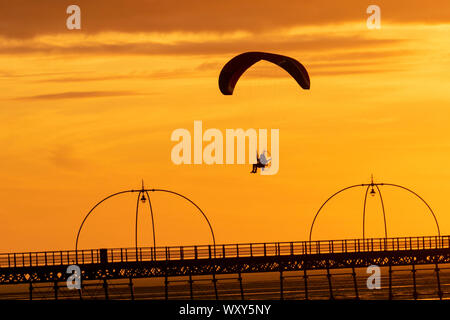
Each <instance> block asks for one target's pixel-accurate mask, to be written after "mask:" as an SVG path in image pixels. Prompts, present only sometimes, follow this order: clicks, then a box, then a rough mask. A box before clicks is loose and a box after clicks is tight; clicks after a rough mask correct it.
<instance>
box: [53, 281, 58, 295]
mask: <svg viewBox="0 0 450 320" xmlns="http://www.w3.org/2000/svg"><path fill="white" fill-rule="evenodd" d="M58 289H59V287H58V281H56V280H55V282H54V283H53V290H55V300H58Z"/></svg>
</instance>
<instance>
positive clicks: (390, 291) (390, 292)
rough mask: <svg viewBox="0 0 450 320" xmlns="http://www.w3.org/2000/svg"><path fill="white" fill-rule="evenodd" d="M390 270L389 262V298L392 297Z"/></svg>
mask: <svg viewBox="0 0 450 320" xmlns="http://www.w3.org/2000/svg"><path fill="white" fill-rule="evenodd" d="M392 272H393V271H392V266H391V265H390V264H389V300H392V299H393V298H394V296H393V295H392Z"/></svg>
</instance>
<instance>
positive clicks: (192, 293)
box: [189, 274, 194, 300]
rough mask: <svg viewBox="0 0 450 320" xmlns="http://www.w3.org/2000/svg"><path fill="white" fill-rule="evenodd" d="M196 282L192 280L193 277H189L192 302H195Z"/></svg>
mask: <svg viewBox="0 0 450 320" xmlns="http://www.w3.org/2000/svg"><path fill="white" fill-rule="evenodd" d="M193 285H194V280H192V275H191V274H190V275H189V292H190V294H191V300H194V287H193Z"/></svg>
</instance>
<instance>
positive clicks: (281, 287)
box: [280, 268, 284, 300]
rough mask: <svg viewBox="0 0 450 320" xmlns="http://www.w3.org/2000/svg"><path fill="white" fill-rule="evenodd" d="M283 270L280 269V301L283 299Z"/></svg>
mask: <svg viewBox="0 0 450 320" xmlns="http://www.w3.org/2000/svg"><path fill="white" fill-rule="evenodd" d="M283 279H284V278H283V269H281V268H280V300H283V299H284V294H283Z"/></svg>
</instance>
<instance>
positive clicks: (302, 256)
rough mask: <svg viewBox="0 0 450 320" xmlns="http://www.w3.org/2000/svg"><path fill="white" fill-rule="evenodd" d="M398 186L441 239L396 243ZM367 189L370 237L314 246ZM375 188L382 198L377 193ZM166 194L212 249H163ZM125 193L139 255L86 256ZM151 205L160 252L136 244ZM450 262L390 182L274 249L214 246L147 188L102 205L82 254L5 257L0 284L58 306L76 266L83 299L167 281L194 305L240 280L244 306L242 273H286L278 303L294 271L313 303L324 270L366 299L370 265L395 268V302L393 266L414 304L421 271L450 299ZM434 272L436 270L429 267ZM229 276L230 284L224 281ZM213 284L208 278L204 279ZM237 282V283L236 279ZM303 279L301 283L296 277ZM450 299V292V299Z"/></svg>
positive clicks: (447, 241) (0, 260)
mask: <svg viewBox="0 0 450 320" xmlns="http://www.w3.org/2000/svg"><path fill="white" fill-rule="evenodd" d="M382 186H386V187H395V188H400V189H402V190H406V191H408V192H409V193H411V194H413V195H414V196H415V197H417V198H419V199H420V200H421V201H422V202H423V203H424V204H425V205H426V207H427V209H428V211H429V212H430V213H431V215H432V217H433V219H434V221H435V223H436V227H437V235H436V236H426V237H400V238H399V237H397V238H389V237H388V233H387V223H386V215H385V207H384V202H383V198H382V195H381V190H380V187H382ZM356 187H363V188H365V189H366V190H365V195H364V206H363V225H362V230H363V233H362V234H363V238H362V239H345V240H326V241H312V240H311V235H312V231H313V226H314V223H315V222H316V218H317V217H318V215H319V213H320V212H321V210H322V209H323V207H324V206H325V204H326V203H328V202H329V201H330V200H331V199H333V198H334V197H335V196H337V195H338V194H340V193H342V192H343V191H345V190H348V189H351V188H356ZM375 189H376V190H377V191H375ZM369 190H371V191H370V194H371V195H372V196H374V195H375V194H376V193H378V195H379V198H380V201H381V205H382V209H383V210H382V213H383V218H384V231H385V237H384V238H365V237H364V235H365V232H364V230H365V223H364V221H365V219H364V218H365V211H366V204H367V196H368V194H369ZM155 192H165V193H169V194H172V195H174V196H176V197H181V198H183V199H185V200H186V201H187V202H188V203H190V205H193V206H194V207H195V208H196V209H197V211H198V212H199V213H200V214H201V215H202V216H203V218H204V220H205V222H206V223H207V224H208V227H209V229H210V232H211V239H212V244H209V245H199V246H175V247H174V246H172V247H160V246H157V245H156V235H155V224H154V219H153V214H154V212H153V208H152V202H151V198H150V193H155ZM124 194H136V195H137V200H136V218H135V219H136V222H135V246H134V247H133V248H113V249H111V248H110V249H107V248H102V249H90V250H79V249H78V242H79V238H80V234H81V231H82V228H83V226H84V225H85V222H86V220H87V218H88V217H89V216H90V215H91V214H92V213H93V212H94V210H95V209H96V208H97V207H98V206H99V205H100V204H102V203H103V202H104V201H106V200H108V199H110V198H112V197H116V196H119V195H124ZM140 203H142V204H145V203H147V204H148V206H149V210H150V214H151V218H152V231H153V246H152V247H139V246H138V242H137V239H138V238H137V234H138V216H139V204H140ZM449 263H450V236H441V234H440V228H439V224H438V220H437V218H436V215H435V214H434V212H433V210H432V209H431V207H430V205H429V204H428V203H427V202H426V201H425V200H424V199H423V198H422V197H421V196H419V195H418V194H417V193H416V192H414V191H412V190H410V189H408V188H406V187H403V186H400V185H397V184H390V183H375V182H374V181H373V178H372V180H371V182H370V183H368V184H359V185H352V186H349V187H346V188H343V189H341V190H339V191H338V192H336V193H334V194H333V195H332V196H331V197H329V198H328V199H327V200H326V201H325V202H324V203H323V204H322V206H321V207H320V208H319V210H318V211H317V213H316V215H315V216H314V220H313V222H312V224H311V229H310V235H309V241H300V242H271V243H241V244H222V245H218V244H216V241H215V236H214V231H213V228H212V225H211V223H210V221H209V219H208V217H207V216H206V214H205V213H204V212H203V211H202V210H201V209H200V207H199V206H198V205H197V204H196V203H194V202H193V201H192V200H191V199H189V198H187V197H186V196H184V195H182V194H180V193H177V192H174V191H171V190H165V189H146V188H145V187H144V183H143V182H142V188H141V189H137V190H135V189H131V190H124V191H120V192H116V193H113V194H111V195H109V196H107V197H106V198H104V199H103V200H101V201H100V202H98V203H97V204H96V205H95V206H94V207H93V208H92V209H91V210H90V211H89V212H88V213H87V215H86V216H85V217H84V219H83V221H82V223H81V225H80V227H79V229H78V232H77V236H76V242H75V250H66V251H46V252H22V253H3V254H0V285H2V284H3V285H5V284H6V285H8V284H9V285H11V284H22V285H23V284H28V288H29V290H28V291H29V298H30V299H33V290H34V288H35V286H36V285H37V284H40V283H49V284H53V286H50V288H52V290H53V292H54V298H55V299H58V297H59V291H60V290H61V289H62V288H65V287H67V286H66V283H67V280H68V278H69V277H70V276H72V275H73V274H72V272H68V268H69V266H73V265H76V266H78V267H79V268H80V269H79V270H80V272H81V274H79V275H78V276H79V279H80V281H81V288H80V289H75V290H77V291H78V293H79V297H80V298H82V291H83V288H84V286H83V283H89V282H91V281H97V282H98V281H100V282H102V285H103V290H104V298H105V299H108V298H109V289H108V288H109V285H110V283H111V281H115V280H120V279H126V280H128V286H129V294H130V298H131V299H134V297H135V294H134V283H133V281H136V280H137V279H144V278H149V279H155V278H159V279H164V297H165V298H166V299H168V298H169V283H170V282H176V281H184V280H174V279H177V278H181V277H184V278H186V277H187V278H188V279H189V280H188V281H187V282H188V283H189V291H190V298H191V299H193V283H194V281H200V280H199V278H201V279H202V280H201V281H211V283H212V286H213V291H214V296H215V298H216V299H219V293H218V288H217V283H218V282H219V281H225V280H230V279H234V280H237V281H238V282H239V291H240V297H241V298H242V299H244V297H245V290H244V285H243V281H242V275H243V274H256V273H277V274H279V294H280V296H279V298H280V299H284V296H285V289H284V285H285V279H286V278H287V276H285V274H286V273H287V272H291V271H296V272H299V274H301V278H302V280H303V286H302V287H303V297H304V298H305V299H309V297H310V289H309V284H310V282H309V281H310V280H309V277H310V276H309V273H311V272H314V271H322V272H323V273H325V274H326V278H327V281H326V282H327V286H328V289H327V290H328V295H329V298H330V299H333V298H334V292H335V291H336V288H333V281H332V280H333V276H334V275H333V274H332V272H331V271H332V270H336V269H347V270H351V276H352V280H353V281H352V285H351V286H352V287H353V297H354V298H356V299H359V298H360V294H359V290H360V289H361V287H358V281H357V273H356V272H357V270H362V269H363V268H367V267H369V266H372V265H375V266H378V267H384V268H388V270H389V271H388V279H387V280H388V290H389V291H388V293H389V294H388V298H389V299H392V298H393V282H392V273H393V272H394V271H393V269H392V268H393V267H405V266H406V267H407V268H410V269H411V274H412V277H411V278H412V279H411V280H412V286H413V293H412V298H414V299H417V298H418V290H417V279H416V272H417V270H416V268H417V267H418V266H432V268H433V269H432V270H434V277H435V283H436V291H435V292H436V293H437V295H436V296H437V298H439V299H443V298H444V295H445V294H446V293H445V292H444V290H442V286H443V285H447V284H448V283H444V284H442V283H441V282H442V281H441V272H440V271H441V268H440V265H445V264H449ZM446 269H448V268H446ZM428 270H430V269H429V268H428ZM222 275H229V276H228V278H226V279H224V278H223V277H218V276H222ZM205 277H206V279H205ZM230 277H231V278H230ZM297 278H298V276H297ZM448 294H450V293H448Z"/></svg>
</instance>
